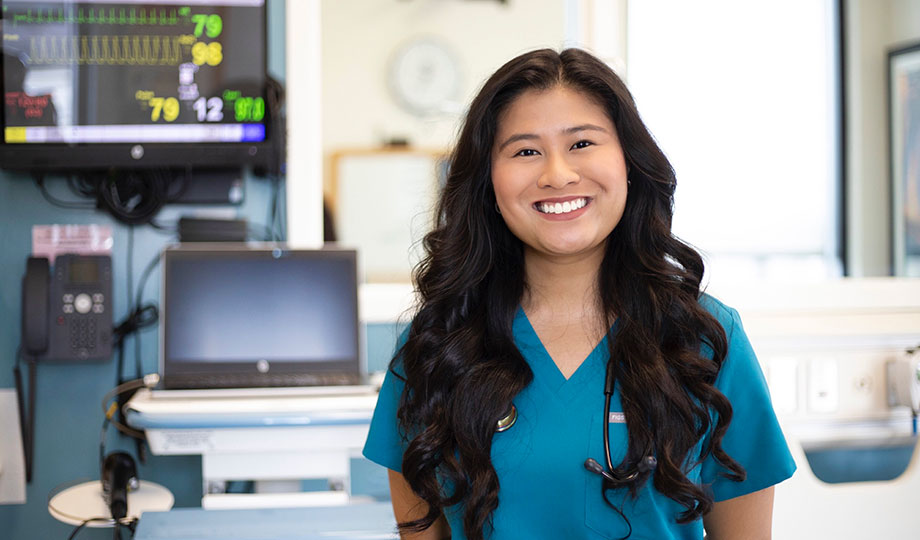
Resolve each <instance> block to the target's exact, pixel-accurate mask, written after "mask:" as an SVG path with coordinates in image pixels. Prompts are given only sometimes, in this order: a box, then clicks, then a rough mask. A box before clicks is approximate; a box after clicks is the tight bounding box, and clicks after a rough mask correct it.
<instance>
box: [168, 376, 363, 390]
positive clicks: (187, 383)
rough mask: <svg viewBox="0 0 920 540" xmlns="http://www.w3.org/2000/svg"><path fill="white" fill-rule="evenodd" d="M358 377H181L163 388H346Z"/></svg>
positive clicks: (355, 381)
mask: <svg viewBox="0 0 920 540" xmlns="http://www.w3.org/2000/svg"><path fill="white" fill-rule="evenodd" d="M359 382H360V381H359V377H358V376H357V375H354V374H344V373H322V374H316V373H290V374H272V375H260V376H259V377H257V378H253V377H252V376H251V375H233V374H219V375H213V374H212V375H183V376H181V377H166V379H165V380H164V381H163V386H164V387H165V388H169V389H177V390H178V389H198V388H252V387H285V386H348V385H356V384H359Z"/></svg>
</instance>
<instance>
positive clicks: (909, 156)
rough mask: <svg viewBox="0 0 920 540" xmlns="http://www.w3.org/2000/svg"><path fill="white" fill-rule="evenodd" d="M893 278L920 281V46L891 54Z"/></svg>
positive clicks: (889, 57) (894, 51) (889, 65)
mask: <svg viewBox="0 0 920 540" xmlns="http://www.w3.org/2000/svg"><path fill="white" fill-rule="evenodd" d="M888 89H889V90H888V95H889V97H888V99H889V101H888V104H889V107H888V111H889V112H888V125H889V129H890V134H889V137H890V144H889V152H890V158H891V167H890V170H891V203H892V206H891V218H892V250H891V254H892V263H893V269H894V275H896V276H913V277H920V43H916V44H914V45H911V46H909V47H902V48H899V49H894V50H892V51H890V52H889V53H888Z"/></svg>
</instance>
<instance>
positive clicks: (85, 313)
mask: <svg viewBox="0 0 920 540" xmlns="http://www.w3.org/2000/svg"><path fill="white" fill-rule="evenodd" d="M111 297H112V259H111V258H110V257H109V256H108V255H58V256H57V258H56V259H55V263H54V268H53V270H52V269H51V268H50V265H49V264H48V259H45V258H41V257H29V260H28V261H27V262H26V274H25V276H23V278H22V349H23V353H24V355H25V356H26V357H29V358H32V359H34V360H37V361H51V362H62V363H77V362H97V361H106V360H108V359H110V358H111V356H112V327H113V325H112V320H113V319H112V309H111V308H112V304H111Z"/></svg>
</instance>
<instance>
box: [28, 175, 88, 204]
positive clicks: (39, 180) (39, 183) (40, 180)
mask: <svg viewBox="0 0 920 540" xmlns="http://www.w3.org/2000/svg"><path fill="white" fill-rule="evenodd" d="M32 181H33V182H35V185H36V187H38V190H39V192H41V194H42V197H44V198H45V200H46V201H48V202H49V203H51V204H52V205H54V206H57V207H58V208H69V209H74V210H93V209H95V208H96V205H94V204H93V203H89V202H79V201H65V200H63V199H58V198H57V197H54V196H53V195H51V193H50V192H49V191H48V188H47V187H45V175H43V174H40V173H35V174H33V175H32Z"/></svg>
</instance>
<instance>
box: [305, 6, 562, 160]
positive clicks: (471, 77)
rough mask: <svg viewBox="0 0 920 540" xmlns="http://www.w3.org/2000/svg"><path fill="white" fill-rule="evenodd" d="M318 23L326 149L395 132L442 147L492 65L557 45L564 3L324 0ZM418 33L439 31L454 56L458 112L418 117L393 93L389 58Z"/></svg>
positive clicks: (364, 143)
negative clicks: (458, 79)
mask: <svg viewBox="0 0 920 540" xmlns="http://www.w3.org/2000/svg"><path fill="white" fill-rule="evenodd" d="M322 28H323V36H322V50H323V53H322V71H323V80H322V93H323V98H322V104H323V128H322V129H323V150H324V153H326V154H327V155H328V154H329V152H331V151H334V150H337V149H340V148H355V147H373V146H378V145H380V144H381V143H382V142H383V141H384V140H386V139H389V138H392V137H405V138H408V139H409V141H410V142H411V143H412V144H414V145H416V146H421V147H425V148H432V147H433V148H444V147H447V146H448V145H450V143H451V142H452V141H453V139H454V136H455V131H456V129H457V127H458V126H457V121H458V119H459V118H460V113H462V110H463V108H464V107H466V104H468V103H469V101H470V100H471V99H472V97H473V96H474V95H475V93H476V91H477V90H478V89H479V87H480V85H481V84H482V82H484V80H485V78H486V77H488V76H489V75H490V74H491V73H492V72H493V71H495V69H497V68H498V67H499V66H501V65H502V64H503V63H505V62H506V61H508V60H510V59H511V58H513V57H514V56H516V55H518V54H520V53H522V52H525V51H528V50H531V49H535V48H539V47H551V48H559V47H561V46H562V44H563V41H564V36H565V34H564V30H565V2H564V1H563V0H527V1H521V0H511V1H509V2H507V3H506V4H500V3H498V2H494V1H492V2H488V1H478V2H466V1H457V0H415V1H411V2H397V1H395V0H331V1H330V0H326V1H324V2H323V3H322ZM418 36H437V37H438V38H439V39H440V40H441V41H442V42H444V43H445V44H446V45H447V46H448V47H449V48H450V49H451V50H452V51H453V52H454V54H455V55H456V57H457V59H458V60H459V64H460V68H461V76H462V90H461V92H460V93H459V95H458V96H457V97H458V100H457V106H458V109H459V110H458V113H457V114H445V115H442V116H440V117H437V118H433V119H430V120H421V119H419V118H416V117H414V116H412V115H411V114H409V113H407V112H404V111H403V110H402V109H401V108H399V106H398V105H397V104H396V102H395V101H394V100H393V99H392V98H391V96H390V94H389V91H388V89H387V83H386V81H387V65H388V62H389V61H390V59H391V57H392V55H393V53H394V51H396V50H397V48H398V47H399V46H400V45H402V44H404V43H405V42H406V41H408V40H410V39H412V38H415V37H418Z"/></svg>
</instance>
